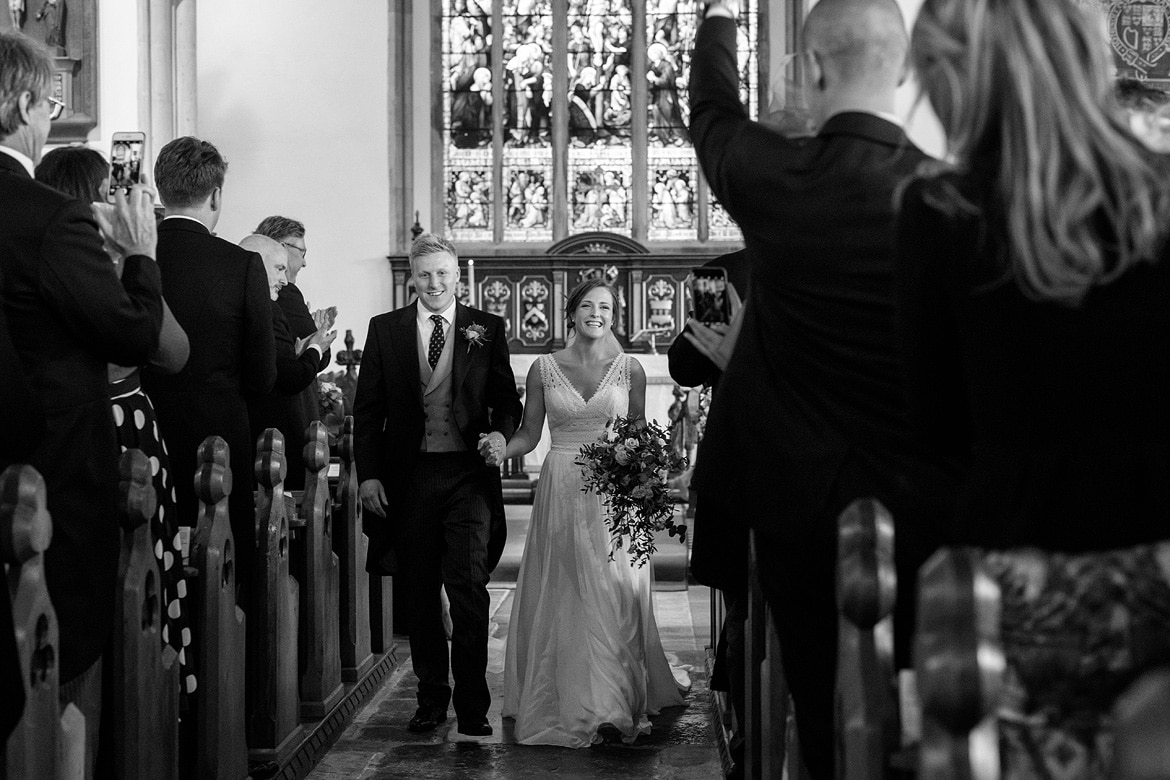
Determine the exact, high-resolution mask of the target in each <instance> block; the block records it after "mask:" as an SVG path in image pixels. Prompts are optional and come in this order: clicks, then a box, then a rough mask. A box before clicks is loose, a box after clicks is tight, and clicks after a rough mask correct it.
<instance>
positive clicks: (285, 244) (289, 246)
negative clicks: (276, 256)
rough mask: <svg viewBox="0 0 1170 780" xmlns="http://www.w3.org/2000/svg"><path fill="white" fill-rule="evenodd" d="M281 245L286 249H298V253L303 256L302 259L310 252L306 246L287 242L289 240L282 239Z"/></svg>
mask: <svg viewBox="0 0 1170 780" xmlns="http://www.w3.org/2000/svg"><path fill="white" fill-rule="evenodd" d="M280 245H281V246H283V247H285V248H286V249H295V250H297V254H299V255H300V256H301V259H302V260H303V259H304V258H305V255H307V254H309V250H308V249H307V248H306V247H303V246H297V245H296V244H290V243H289V242H287V241H281V242H280Z"/></svg>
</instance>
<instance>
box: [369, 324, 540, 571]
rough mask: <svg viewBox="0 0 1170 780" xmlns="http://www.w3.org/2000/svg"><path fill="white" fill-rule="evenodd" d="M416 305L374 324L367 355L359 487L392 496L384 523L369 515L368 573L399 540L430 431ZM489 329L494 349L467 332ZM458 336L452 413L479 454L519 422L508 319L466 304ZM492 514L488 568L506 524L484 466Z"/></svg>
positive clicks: (497, 488) (494, 475)
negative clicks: (374, 485)
mask: <svg viewBox="0 0 1170 780" xmlns="http://www.w3.org/2000/svg"><path fill="white" fill-rule="evenodd" d="M417 306H418V304H417V302H416V303H413V304H411V305H409V306H407V307H405V308H402V309H397V310H396V311H392V312H389V313H386V314H379V315H378V316H377V317H374V318H373V319H371V320H370V331H369V335H367V336H366V346H365V351H364V352H363V353H362V370H361V372H360V373H359V374H358V386H357V394H356V399H355V402H354V425H355V427H356V434H355V435H356V441H355V449H356V458H357V472H358V480H359V482H364V481H365V480H367V479H379V480H381V481H382V485H383V486H384V487H385V488H386V493H387V495H388V496H389V498H390V508H389V510H388V511H387V517H388V518H389V520H390V522H389V523H385V522H382V521H381V518H378V517H375V516H374V515H373V513H371V512H366V513H364V515H363V519H364V523H365V526H366V534H367V535H368V536H369V537H370V552H369V558H368V562H367V568H369V569H370V570H371V571H372V572H375V573H387V572H381V571H377V570H376V568H373V567H371V564H372V563H375V562H377V561H378V560H379V559H380V558H381V557H382V556H383V554H384V553H385V552H386V550H387V549H388V548H390V547H391V546H392V545H393V539H392V538H391V535H390V534H389V533H388V531H389V530H390V529H393V527H394V525H395V519H394V513H395V512H397V511H399V510H398V509H397V507H396V500H397V499H398V498H400V497H401V496H402V494H404V493H405V492H406V491H405V490H403V489H401V487H400V486H401V484H402V481H403V480H404V479H407V478H409V475H410V474H411V473H412V472H413V469H414V462H415V459H416V458H417V457H418V452H419V445H420V443H421V442H422V438H423V433H424V423H425V421H424V419H423V406H422V392H421V389H420V385H419V369H418V360H419V358H418V325H417V321H416V320H417V314H416V312H417V309H416V307H417ZM473 322H474V323H478V324H480V325H483V326H484V327H485V328H487V334H486V338H487V339H488V343H487V344H486V345H483V346H479V347H476V346H471V345H469V344H467V342H466V341H465V339H464V337H463V336H462V335H461V333H460V331H461V330H462V329H463V328H466V327H467V326H468V325H471V324H472V323H473ZM450 337H451V338H454V339H456V343H455V344H454V345H453V346H454V348H455V349H454V354H453V355H452V360H453V365H452V368H451V374H452V379H451V382H452V385H451V392H452V399H451V404H452V412H453V415H454V419H455V424H456V426H458V428H459V432H460V433H461V434H462V435H463V441H464V444H466V445H467V449H468V450H469V451H472V452H474V451H476V450H477V449H478V446H479V435H480V434H481V433H489V432H491V431H499V432H500V433H502V434H504V437H505V438H509V439H510V438H511V437H512V434H513V433H515V431H516V427H517V426H518V425H519V423H520V417H521V414H522V411H523V409H522V407H521V404H520V393H519V392H518V391H517V390H516V378H515V375H514V374H513V373H512V367H511V365H510V364H509V362H508V335H507V333H506V332H505V331H504V321H503V320H501V319H500V318H499V317H497V316H495V315H493V314H488V313H487V312H483V311H480V310H478V309H471V308H468V307H467V306H464V305H463V304H459V305H457V306H456V309H455V323H454V326H453V327H452V328H451V336H450ZM481 475H482V478H483V480H484V487H485V490H486V491H487V495H488V498H489V504H490V508H491V513H492V521H491V522H492V533H491V539H490V541H489V543H488V570H489V571H490V570H492V569H494V568H495V566H496V564H497V563H498V562H499V560H500V555H501V554H502V553H503V550H504V541H505V538H506V536H507V525H506V524H505V522H504V498H503V490H502V488H501V485H500V472H499V469H497V468H490V467H488V466H487V465H484V466H483V468H482V471H481Z"/></svg>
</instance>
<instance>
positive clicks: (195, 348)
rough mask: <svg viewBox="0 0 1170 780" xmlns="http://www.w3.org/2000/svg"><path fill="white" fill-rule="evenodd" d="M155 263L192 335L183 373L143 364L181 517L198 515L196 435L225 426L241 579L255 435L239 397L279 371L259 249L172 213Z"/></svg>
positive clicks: (251, 521) (266, 385)
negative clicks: (226, 238) (243, 246)
mask: <svg viewBox="0 0 1170 780" xmlns="http://www.w3.org/2000/svg"><path fill="white" fill-rule="evenodd" d="M158 264H159V268H160V270H161V271H162V283H163V294H164V295H165V296H166V299H167V303H168V304H169V305H170V307H171V310H172V311H173V312H174V314H175V319H176V320H178V322H179V325H181V326H182V328H183V330H184V331H186V333H187V338H188V339H189V340H190V342H191V356H190V357H189V358H188V359H187V365H186V366H185V367H184V368H183V370H182V371H180V372H179V373H177V374H170V375H168V374H162V373H160V372H159V371H157V370H154V369H151V368H149V367H148V368H146V369H144V370H143V385H144V386H145V388H146V391H147V394H148V395H149V396H150V398H151V401H152V402H153V403H154V406H155V410H156V411H157V412H158V423H159V427H160V429H161V430H162V435H163V438H164V439H165V441H166V443H167V450H168V453H169V455H170V459H171V467H172V469H173V470H174V472H175V479H174V484H175V492H176V495H177V497H178V509H179V522H181V523H182V524H183V525H194V524H195V521H196V517H197V512H198V506H197V504H196V498H195V487H194V474H195V465H196V463H195V454H196V452H197V450H198V448H199V445H200V444H201V443H202V442H203V440H204V439H205V438H206V437H208V436H213V435H215V436H222V437H223V439H224V441H226V442H227V443H228V446H229V447H230V448H231V450H230V457H231V467H232V494H231V500H230V506H229V511H230V513H231V524H232V532H233V535H234V536H235V542H236V547H237V548H238V549H239V551H240V557H239V559H238V560H239V562H240V574H241V577H240V579H241V581H243V580H246V578H247V576H248V574H249V573H250V571H251V567H252V559H253V555H254V552H255V546H256V539H255V537H256V534H255V532H254V528H255V508H254V506H253V500H252V489H253V486H254V484H255V477H254V475H253V465H252V458H253V449H254V447H255V442H254V440H253V439H252V432H251V428H250V426H249V422H248V406H247V403H246V401H245V398H246V397H257V396H262V395H265V394H266V393H268V391H269V390H271V389H272V384H273V382H274V381H275V380H276V346H275V340H274V336H273V325H272V309H273V307H272V300H271V298H270V297H269V287H268V275H267V273H266V272H265V270H264V263H263V261H262V260H261V259H260V255H258V254H256V253H254V252H249V251H247V250H246V249H241V248H240V247H238V246H236V245H235V244H232V243H229V242H227V241H224V240H223V239H221V238H216V237H215V236H213V235H211V233H210V232H208V230H207V228H206V227H204V226H203V225H201V224H200V223H198V222H195V221H194V220H190V219H179V218H168V219H164V220H163V221H162V223H161V224H160V225H159V229H158Z"/></svg>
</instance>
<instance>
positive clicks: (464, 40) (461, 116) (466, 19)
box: [443, 0, 492, 149]
mask: <svg viewBox="0 0 1170 780" xmlns="http://www.w3.org/2000/svg"><path fill="white" fill-rule="evenodd" d="M446 10H447V12H448V14H447V16H446V18H445V19H444V22H445V24H444V25H443V61H444V66H445V79H444V83H443V92H444V98H445V100H444V115H445V119H446V121H445V122H444V126H445V127H446V128H447V130H448V138H449V139H450V142H451V145H452V146H454V147H455V148H456V149H475V148H479V147H484V146H487V145H489V144H490V143H491V139H492V114H491V111H492V60H491V13H490V7H489V8H487V9H486V12H485V8H484V7H483V5H482V4H480V3H478V2H475V1H474V0H473V1H472V2H471V3H469V2H468V1H467V0H455V1H454V2H452V3H451V4H450V5H448V7H447V9H446Z"/></svg>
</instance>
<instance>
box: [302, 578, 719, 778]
mask: <svg viewBox="0 0 1170 780" xmlns="http://www.w3.org/2000/svg"><path fill="white" fill-rule="evenodd" d="M490 592H491V597H492V607H491V608H492V624H493V625H492V637H493V638H492V640H491V644H490V646H489V656H488V685H489V686H490V688H491V691H492V710H491V712H489V714H488V719H489V721H490V722H491V724H492V726H493V728H495V729H496V733H495V735H494V737H493V738H492V740H491V741H490V742H488V743H486V744H482V745H474V744H450V743H447V742H445V741H444V736H445V734H446V732H447V730H448V729H449V728H453V727H454V719H453V718H452V719H451V720H448V721H447V724H446V725H444V726H442V727H440V728H439V729H438V730H437V731H435V732H434V733H432V734H424V735H419V734H411V733H410V732H408V731H407V730H406V722H407V721H408V720H409V719H410V717H411V715H412V714H413V713H414V709H415V698H414V693H415V685H416V678H415V676H414V673H413V672H411V670H410V661H409V657H405V656H404V660H403V662H402V664H401V666H400V667H399V668H398V670H397V671H396V672H395V673H394V674H393V675H392V676H391V677H390V679H389V680H388V681H387V683H386V685H385V686H384V687H383V688H382V690H380V691H379V692H378V693H377V694H375V696H374V698H373V699H371V700H370V702H369V703H368V704H367V705H366V707H365V708H364V709H363V710H362V711H361V712H360V713H358V715H357V716H356V717H355V718H354V721H353V723H352V724H351V725H350V727H349V728H348V729H346V731H345V733H343V734H342V735H341V737H340V739H338V741H337V744H336V745H334V746H333V748H332V749H331V750H330V751H329V753H328V754H326V756H325V757H324V758H323V759H322V760H321V762H320V763H319V764H318V765H317V767H316V768H315V769H314V770H313V771H312V773H310V774H309V780H341V779H342V778H345V779H346V780H391V778H420V779H430V778H449V777H458V778H477V779H478V778H500V779H503V778H523V777H539V776H546V775H550V774H555V775H556V776H557V777H558V778H580V780H589V779H591V778H621V777H631V778H633V777H638V778H671V779H672V780H674V779H675V778H678V779H679V780H714V779H716V778H719V777H721V773H720V763H719V753H718V749H717V747H716V743H715V738H714V732H713V730H712V726H711V714H710V713H711V707H710V699H709V694H708V690H707V675H706V671H705V669H704V658H705V650H704V646H705V645H706V643H707V642H708V641H709V638H708V637H709V628H708V622H709V617H708V612H707V610H708V603H709V602H708V598H709V595H708V594H709V591H708V590H707V588H703V587H693V588H691V589H689V590H680V591H670V592H656V593H655V594H654V607H655V616H656V618H657V620H658V626H659V630H660V632H661V635H662V641H663V645H664V646H665V648H666V651H667V654H668V655H670V656H671V663H672V664H676V665H678V664H681V665H684V666H685V667H686V668H688V669H689V671H690V675H691V680H692V686H691V691H690V693H688V694H687V696H686V706H685V707H678V708H673V709H671V710H668V711H666V712H664V713H663V714H662V715H659V716H658V717H655V718H653V719H652V721H653V724H654V729H653V732H652V733H651V734H650V735H648V736H646V737H640V738H639V739H638V742H637V744H635V745H632V746H625V745H622V744H621V743H620V742H618V743H606V744H604V745H599V746H597V747H593V748H588V749H585V750H569V749H563V748H554V747H528V746H524V745H517V744H515V743H514V742H513V741H512V734H511V721H502V720H501V718H500V705H501V702H502V700H503V692H504V691H503V688H504V675H503V663H504V659H503V652H504V644H503V637H505V636H507V633H508V615H509V613H510V611H511V607H512V588H511V587H495V588H492V589H491V591H490ZM400 647H405V642H403V643H402V644H401V645H400ZM501 723H503V728H501Z"/></svg>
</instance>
